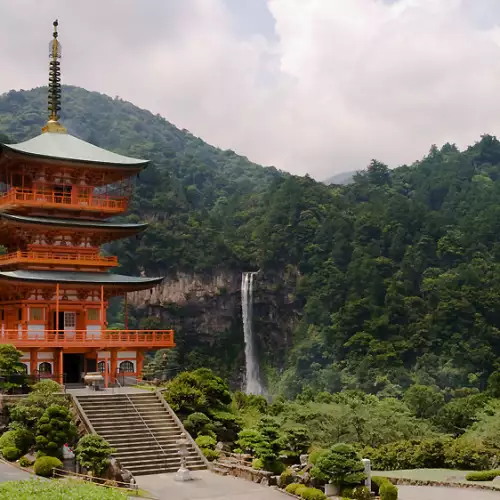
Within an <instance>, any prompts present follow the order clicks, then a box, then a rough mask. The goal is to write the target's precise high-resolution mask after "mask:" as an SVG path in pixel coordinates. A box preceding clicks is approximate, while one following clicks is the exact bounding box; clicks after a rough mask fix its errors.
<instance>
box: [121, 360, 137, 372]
mask: <svg viewBox="0 0 500 500" xmlns="http://www.w3.org/2000/svg"><path fill="white" fill-rule="evenodd" d="M134 371H135V370H134V363H132V361H122V362H121V363H120V372H121V373H134Z"/></svg>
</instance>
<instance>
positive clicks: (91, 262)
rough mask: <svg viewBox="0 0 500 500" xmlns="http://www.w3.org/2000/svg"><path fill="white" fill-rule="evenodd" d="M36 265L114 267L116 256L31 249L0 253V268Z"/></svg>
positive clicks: (116, 262)
mask: <svg viewBox="0 0 500 500" xmlns="http://www.w3.org/2000/svg"><path fill="white" fill-rule="evenodd" d="M17 264H21V265H37V266H40V265H42V266H51V267H53V266H58V267H59V266H61V267H62V266H64V267H68V266H70V267H77V268H78V267H92V268H95V267H116V266H117V265H118V257H116V256H105V255H100V254H98V253H79V252H72V253H69V252H40V251H36V250H31V251H29V252H22V251H20V250H18V251H17V252H12V253H8V254H6V255H0V268H1V267H6V266H13V265H17Z"/></svg>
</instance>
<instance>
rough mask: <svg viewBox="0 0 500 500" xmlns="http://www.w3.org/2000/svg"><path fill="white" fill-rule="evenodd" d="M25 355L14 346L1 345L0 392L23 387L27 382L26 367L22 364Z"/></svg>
mask: <svg viewBox="0 0 500 500" xmlns="http://www.w3.org/2000/svg"><path fill="white" fill-rule="evenodd" d="M22 355H23V353H22V352H21V351H19V350H17V349H16V348H15V347H14V346H13V345H10V344H2V345H0V390H2V391H8V390H9V389H13V388H15V387H21V386H22V385H23V384H24V383H25V381H26V377H25V374H26V367H25V365H24V363H21V357H22Z"/></svg>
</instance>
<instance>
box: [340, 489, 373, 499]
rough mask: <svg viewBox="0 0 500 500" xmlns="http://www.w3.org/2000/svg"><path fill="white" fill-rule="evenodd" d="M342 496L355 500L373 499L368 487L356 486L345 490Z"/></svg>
mask: <svg viewBox="0 0 500 500" xmlns="http://www.w3.org/2000/svg"><path fill="white" fill-rule="evenodd" d="M342 496H343V497H345V498H352V499H354V500H370V498H371V497H372V495H371V493H370V490H369V489H368V488H367V487H366V486H354V487H353V488H344V489H343V490H342Z"/></svg>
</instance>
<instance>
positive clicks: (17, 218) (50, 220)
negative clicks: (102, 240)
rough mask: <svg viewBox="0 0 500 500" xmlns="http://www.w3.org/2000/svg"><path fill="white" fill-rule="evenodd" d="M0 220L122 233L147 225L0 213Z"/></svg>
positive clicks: (143, 227)
mask: <svg viewBox="0 0 500 500" xmlns="http://www.w3.org/2000/svg"><path fill="white" fill-rule="evenodd" d="M0 218H2V219H7V220H11V221H13V222H17V223H21V224H41V225H45V226H60V227H81V228H91V229H103V230H110V229H111V230H124V231H141V230H143V229H146V227H147V226H148V224H145V223H142V224H130V223H120V222H107V221H100V220H90V219H63V218H57V217H33V216H27V215H14V214H8V213H1V212H0Z"/></svg>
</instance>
